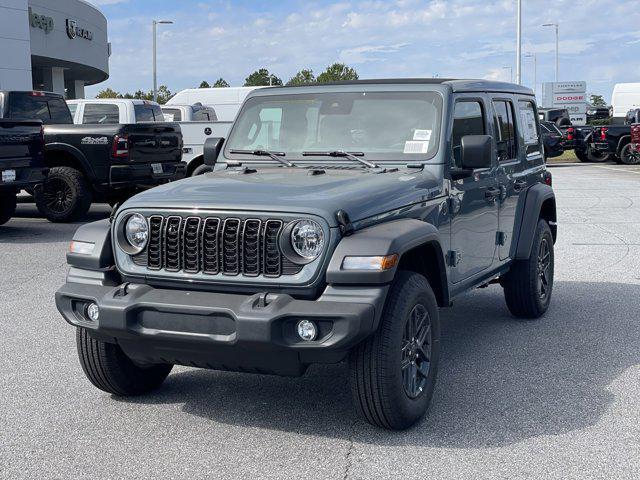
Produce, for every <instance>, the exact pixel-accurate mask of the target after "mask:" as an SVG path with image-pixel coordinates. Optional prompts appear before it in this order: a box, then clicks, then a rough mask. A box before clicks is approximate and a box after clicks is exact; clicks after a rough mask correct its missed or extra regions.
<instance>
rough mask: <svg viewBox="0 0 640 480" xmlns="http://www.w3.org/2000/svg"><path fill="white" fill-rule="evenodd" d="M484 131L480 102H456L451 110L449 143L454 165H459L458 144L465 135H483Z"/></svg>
mask: <svg viewBox="0 0 640 480" xmlns="http://www.w3.org/2000/svg"><path fill="white" fill-rule="evenodd" d="M485 133H486V127H485V121H484V114H483V112H482V104H481V103H480V102H478V101H466V100H461V101H459V102H457V103H456V106H455V108H454V112H453V131H452V133H451V145H452V147H453V159H454V163H455V166H456V167H460V145H461V142H462V137H464V136H466V135H484V134H485Z"/></svg>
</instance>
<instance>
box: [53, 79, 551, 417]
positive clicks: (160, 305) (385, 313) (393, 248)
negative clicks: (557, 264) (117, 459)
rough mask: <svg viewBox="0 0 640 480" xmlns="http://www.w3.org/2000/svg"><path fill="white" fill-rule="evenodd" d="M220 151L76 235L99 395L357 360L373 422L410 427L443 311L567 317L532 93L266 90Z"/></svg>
mask: <svg viewBox="0 0 640 480" xmlns="http://www.w3.org/2000/svg"><path fill="white" fill-rule="evenodd" d="M212 143H213V144H214V145H213V147H212V146H211V144H210V145H209V147H210V149H209V150H210V153H212V155H213V157H214V158H216V159H217V161H216V162H215V166H213V171H212V172H209V173H205V174H203V175H200V176H196V177H192V178H188V179H185V180H181V181H177V182H173V183H169V184H167V185H163V186H160V187H157V188H154V189H152V190H149V191H146V192H144V193H140V194H138V195H136V196H134V197H133V198H131V199H129V200H128V201H127V202H125V203H124V204H123V205H122V206H121V207H120V208H119V209H118V210H117V211H116V212H115V213H114V214H113V216H112V219H110V220H103V221H98V222H94V223H90V224H87V225H84V226H82V227H80V228H79V229H78V231H77V232H76V234H75V236H74V239H73V241H72V243H71V246H70V251H69V253H68V254H67V261H68V263H69V265H70V266H71V268H70V270H69V273H68V277H67V281H66V283H65V284H64V286H62V288H60V290H59V291H58V292H57V293H56V304H57V307H58V309H59V311H60V312H61V314H62V315H63V316H64V318H65V319H66V320H67V322H69V323H70V324H71V325H73V326H75V327H77V345H78V353H79V357H80V362H81V364H82V367H83V369H84V372H85V373H86V375H87V377H88V378H89V380H91V382H92V383H93V384H94V385H95V386H96V387H98V388H99V389H102V390H104V391H106V392H110V393H112V394H114V395H140V394H146V393H148V392H150V391H152V390H154V389H155V388H157V387H159V386H160V384H161V383H162V382H163V381H164V379H165V378H166V377H167V375H168V374H169V372H170V371H171V368H172V367H173V365H174V364H180V365H188V366H194V367H203V368H212V369H224V370H234V371H242V372H253V373H271V374H278V375H291V376H297V375H302V374H303V373H304V372H305V370H306V368H307V367H308V366H309V365H310V364H313V363H336V362H341V361H343V360H347V361H348V365H349V370H350V380H351V390H352V392H353V399H354V404H355V407H356V409H357V410H358V411H359V413H360V414H361V415H362V416H363V417H364V418H365V419H366V420H367V421H369V422H370V423H372V424H374V425H378V426H380V427H384V428H389V429H403V428H407V427H409V426H410V425H412V424H414V423H415V422H416V421H417V420H419V419H420V417H421V416H422V415H424V413H425V411H426V410H427V407H428V405H429V402H430V400H431V397H432V395H433V389H434V384H435V379H436V372H437V368H438V360H439V357H440V323H439V314H438V310H439V308H443V307H449V306H450V305H451V304H452V300H453V299H454V297H456V296H457V295H459V294H461V293H463V292H465V291H467V290H470V289H472V288H476V287H482V286H486V285H488V284H490V283H499V284H500V285H501V286H502V288H503V289H504V295H505V299H506V304H507V307H508V309H509V310H510V311H511V313H512V314H513V315H514V316H516V317H519V318H537V317H540V316H541V315H542V314H544V313H545V311H546V310H547V307H548V306H549V301H550V299H551V291H552V288H553V266H554V257H553V246H554V242H555V239H556V205H555V197H554V193H553V190H552V188H551V176H550V175H549V174H548V172H547V170H546V168H545V164H544V160H543V146H542V143H541V136H540V129H539V124H538V113H537V110H536V104H535V98H534V95H533V92H532V91H531V90H529V89H527V88H523V87H520V86H517V85H512V84H505V83H495V82H488V81H479V80H443V79H435V80H431V79H429V80H379V81H372V80H368V81H358V82H347V83H341V84H331V85H324V86H319V85H313V86H304V87H283V88H268V89H260V90H256V91H254V92H253V93H252V94H251V95H250V96H249V97H248V98H247V100H246V101H245V103H244V105H243V107H242V109H241V111H240V113H239V115H238V117H237V119H236V121H235V123H234V125H233V127H232V129H231V131H230V133H229V135H228V138H227V139H226V140H223V139H218V140H217V141H214V142H212ZM211 150H212V151H213V152H211ZM211 158H212V157H211V155H210V156H209V157H208V163H209V164H212V163H213V161H212V160H211Z"/></svg>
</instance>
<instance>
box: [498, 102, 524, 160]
mask: <svg viewBox="0 0 640 480" xmlns="http://www.w3.org/2000/svg"><path fill="white" fill-rule="evenodd" d="M493 108H494V110H495V114H496V126H495V129H496V132H495V135H496V142H497V145H498V160H499V161H501V162H504V161H505V160H512V159H514V158H516V156H517V154H518V142H517V140H516V127H515V116H514V114H513V104H512V103H511V102H510V101H507V100H494V102H493Z"/></svg>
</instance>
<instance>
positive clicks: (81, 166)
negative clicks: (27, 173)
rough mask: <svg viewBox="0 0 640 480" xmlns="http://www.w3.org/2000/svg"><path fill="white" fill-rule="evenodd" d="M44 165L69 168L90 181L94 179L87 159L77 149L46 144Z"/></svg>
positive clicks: (63, 145) (62, 145)
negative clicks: (80, 173) (77, 171)
mask: <svg viewBox="0 0 640 480" xmlns="http://www.w3.org/2000/svg"><path fill="white" fill-rule="evenodd" d="M44 161H45V165H46V166H47V167H49V168H53V167H71V168H75V169H76V170H79V171H80V172H82V174H83V175H84V176H85V177H87V178H88V179H90V180H92V181H93V180H94V179H95V174H94V172H93V168H91V164H90V163H89V161H88V160H87V157H85V155H84V154H83V153H82V152H81V151H80V150H78V149H77V148H75V147H73V146H71V145H67V144H63V143H53V144H48V145H47V147H46V149H45V151H44Z"/></svg>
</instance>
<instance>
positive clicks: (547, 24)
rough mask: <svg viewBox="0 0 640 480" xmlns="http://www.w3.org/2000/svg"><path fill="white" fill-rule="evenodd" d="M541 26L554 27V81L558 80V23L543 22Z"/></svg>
mask: <svg viewBox="0 0 640 480" xmlns="http://www.w3.org/2000/svg"><path fill="white" fill-rule="evenodd" d="M542 26H543V27H555V29H556V82H557V81H558V77H559V73H558V70H559V66H558V65H559V61H558V24H557V23H545V24H543V25H542Z"/></svg>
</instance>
